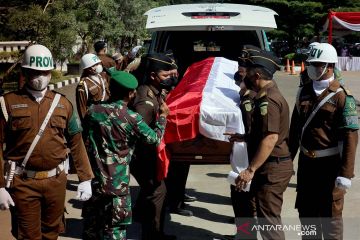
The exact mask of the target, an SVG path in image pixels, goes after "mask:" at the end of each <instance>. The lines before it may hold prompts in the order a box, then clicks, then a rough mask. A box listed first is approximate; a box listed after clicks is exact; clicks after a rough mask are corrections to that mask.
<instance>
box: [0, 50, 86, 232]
mask: <svg viewBox="0 0 360 240" xmlns="http://www.w3.org/2000/svg"><path fill="white" fill-rule="evenodd" d="M52 69H54V67H53V58H52V55H51V52H50V51H49V49H47V48H46V47H45V46H42V45H32V46H30V47H28V48H27V49H26V51H25V55H24V60H23V63H22V71H23V73H24V76H25V77H26V85H25V86H24V88H23V89H21V90H19V91H16V92H10V93H7V94H5V96H4V98H3V99H1V100H0V102H1V105H2V109H1V110H2V111H1V114H0V141H1V142H0V143H1V144H0V145H1V147H0V159H4V160H5V165H7V166H9V167H8V168H7V170H6V171H5V175H6V176H7V181H6V183H5V182H4V178H3V175H4V171H3V168H2V164H0V176H2V177H0V208H1V209H2V210H5V209H8V208H9V205H12V206H14V209H13V211H12V214H16V217H17V222H18V223H17V225H16V226H14V225H13V226H12V227H13V232H16V231H18V236H16V237H17V238H18V239H57V237H58V235H59V231H60V226H61V220H62V217H63V213H64V204H65V192H66V174H65V172H64V161H65V159H66V155H67V146H68V147H69V148H70V149H71V153H72V156H73V159H74V162H75V166H76V170H77V173H78V176H79V179H80V181H81V183H80V184H79V187H78V196H77V197H78V198H79V199H80V200H88V199H89V198H90V197H91V194H92V192H91V186H90V181H91V179H92V177H93V173H92V171H91V168H90V164H89V160H88V157H87V154H86V150H85V147H84V143H83V140H82V136H81V131H82V129H81V125H80V121H79V120H78V117H77V115H76V111H75V110H74V109H73V106H72V104H71V103H70V101H69V100H68V99H66V98H65V97H64V96H62V95H60V94H59V93H55V92H53V91H49V90H47V86H48V84H49V82H50V79H51V70H52ZM65 139H66V142H67V143H65ZM4 144H6V149H5V151H4V152H3V145H4ZM44 146H46V149H45V148H44ZM5 184H6V185H7V187H8V189H7V190H6V189H5Z"/></svg>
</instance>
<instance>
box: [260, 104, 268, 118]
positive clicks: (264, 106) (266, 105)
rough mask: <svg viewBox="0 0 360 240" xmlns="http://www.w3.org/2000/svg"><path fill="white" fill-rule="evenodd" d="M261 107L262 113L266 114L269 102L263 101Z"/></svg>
mask: <svg viewBox="0 0 360 240" xmlns="http://www.w3.org/2000/svg"><path fill="white" fill-rule="evenodd" d="M259 107H260V113H261V115H262V116H265V115H266V114H267V108H268V102H263V103H261V104H260V105H259Z"/></svg>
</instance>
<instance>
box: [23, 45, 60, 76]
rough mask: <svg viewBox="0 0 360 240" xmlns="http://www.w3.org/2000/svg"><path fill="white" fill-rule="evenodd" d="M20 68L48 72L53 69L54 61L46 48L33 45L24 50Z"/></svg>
mask: <svg viewBox="0 0 360 240" xmlns="http://www.w3.org/2000/svg"><path fill="white" fill-rule="evenodd" d="M21 67H23V68H30V69H34V70H40V71H48V70H51V69H54V60H53V57H52V55H51V52H50V50H49V49H48V48H47V47H45V46H43V45H40V44H35V45H31V46H30V47H28V48H27V49H26V50H25V53H24V58H23V61H22V63H21Z"/></svg>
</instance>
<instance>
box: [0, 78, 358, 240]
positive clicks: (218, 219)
mask: <svg viewBox="0 0 360 240" xmlns="http://www.w3.org/2000/svg"><path fill="white" fill-rule="evenodd" d="M343 75H344V79H345V83H346V85H347V87H348V88H349V89H350V90H351V92H352V93H353V94H354V96H355V97H356V98H357V99H360V82H358V81H360V72H344V73H343ZM276 79H277V82H278V85H279V87H280V89H281V91H282V92H283V94H284V96H285V98H286V99H287V101H288V103H289V106H290V108H292V106H293V105H294V101H295V95H296V89H297V85H298V82H299V81H298V76H291V75H288V74H286V73H278V74H277V75H276ZM61 91H63V92H64V93H66V94H67V95H68V96H69V97H70V98H71V96H74V86H68V87H64V88H63V89H62V90H61ZM72 100H73V97H72ZM358 148H359V147H358ZM359 156H360V151H359V149H358V151H357V159H359ZM229 170H230V166H228V165H193V166H191V168H190V174H189V178H188V182H187V192H188V193H189V194H191V195H194V196H196V197H197V198H198V201H197V202H193V203H190V205H189V207H188V208H189V209H190V210H192V211H193V212H194V216H193V217H183V216H179V215H173V214H171V215H167V221H166V226H165V228H166V232H167V233H171V234H176V235H177V236H178V239H182V240H206V239H210V240H211V239H217V238H218V237H219V236H220V235H222V234H234V233H235V226H234V225H233V224H231V223H229V220H230V219H231V216H232V215H233V213H232V208H231V202H230V198H229V194H230V190H229V185H228V183H227V182H226V175H227V173H228V172H229ZM295 170H296V160H295ZM355 172H356V175H358V176H360V164H357V165H356V171H355ZM76 185H77V178H76V176H75V175H71V176H69V185H68V191H67V201H66V207H67V209H68V211H69V214H68V215H67V224H68V231H67V233H66V234H65V235H63V236H62V237H60V239H61V240H70V239H81V228H82V225H81V217H80V213H81V211H80V209H81V203H80V202H78V201H76V200H74V197H75V191H76ZM131 185H132V189H131V190H132V193H133V195H136V194H137V192H138V186H137V183H136V181H135V180H134V179H132V183H131ZM295 186H296V179H295V176H294V177H293V178H292V179H291V181H290V184H289V187H288V188H287V190H286V192H285V196H284V205H283V213H282V216H283V219H284V223H287V224H298V223H299V221H298V218H297V212H296V211H295V209H294V202H295ZM345 201H346V202H345V208H344V220H345V236H344V239H350V240H352V239H360V237H359V236H360V235H359V233H360V209H359V206H360V178H358V177H356V178H355V179H354V180H353V186H352V188H351V189H350V191H349V192H348V193H347V194H346V199H345ZM9 219H10V218H9V213H8V212H1V213H0V234H1V235H0V236H1V237H0V239H3V240H11V239H12V238H11V237H10V236H9V235H7V234H8V232H9V229H10V226H9ZM139 234H140V227H139V225H138V224H136V223H135V224H133V225H132V226H131V227H130V229H129V234H128V237H129V239H139ZM286 239H300V237H299V236H298V235H297V232H291V231H289V232H286ZM154 240H155V239H154Z"/></svg>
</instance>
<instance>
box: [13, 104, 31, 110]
mask: <svg viewBox="0 0 360 240" xmlns="http://www.w3.org/2000/svg"><path fill="white" fill-rule="evenodd" d="M27 107H28V105H27V104H15V105H11V109H17V108H27Z"/></svg>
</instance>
